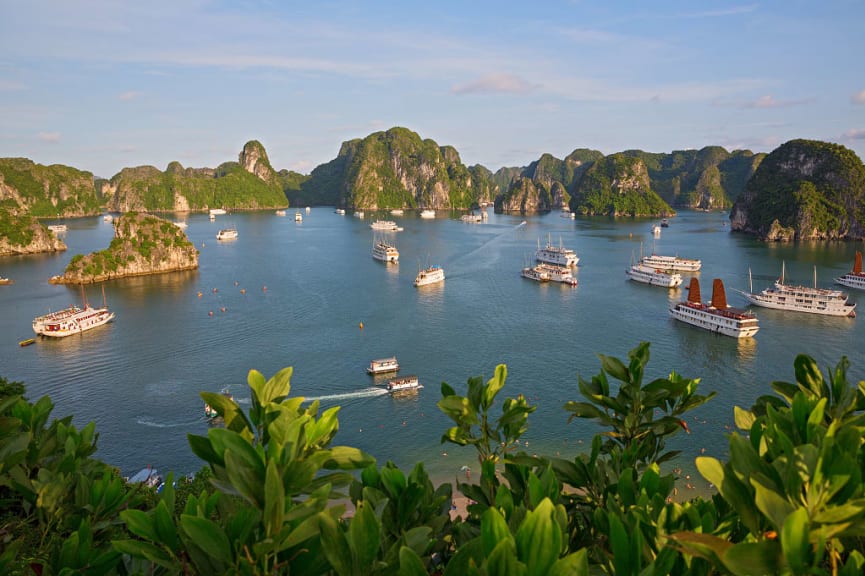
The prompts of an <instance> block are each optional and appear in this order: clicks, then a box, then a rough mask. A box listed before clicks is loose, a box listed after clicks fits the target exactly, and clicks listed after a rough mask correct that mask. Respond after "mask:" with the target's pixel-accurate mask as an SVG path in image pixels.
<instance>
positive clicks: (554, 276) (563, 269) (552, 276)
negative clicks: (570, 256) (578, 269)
mask: <svg viewBox="0 0 865 576" xmlns="http://www.w3.org/2000/svg"><path fill="white" fill-rule="evenodd" d="M535 270H537V271H538V272H539V273H541V274H546V275H547V276H549V280H550V282H561V283H562V284H567V285H568V286H576V285H577V279H576V278H574V274H573V272H571V269H570V267H568V266H560V265H559V264H546V263H541V264H538V265H537V266H535Z"/></svg>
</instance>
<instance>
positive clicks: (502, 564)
mask: <svg viewBox="0 0 865 576" xmlns="http://www.w3.org/2000/svg"><path fill="white" fill-rule="evenodd" d="M486 573H487V574H490V575H493V574H495V575H497V576H522V575H523V574H527V571H526V567H525V565H523V564H522V563H521V562H520V561H519V560H518V559H517V554H516V549H515V548H514V541H513V540H511V539H509V538H508V539H505V540H502V541H500V542H499V543H498V544H497V545H496V547H495V548H493V551H492V552H491V553H490V554H488V555H487V559H486Z"/></svg>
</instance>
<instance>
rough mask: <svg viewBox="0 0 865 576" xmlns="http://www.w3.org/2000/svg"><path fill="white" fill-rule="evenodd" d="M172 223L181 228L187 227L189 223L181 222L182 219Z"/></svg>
mask: <svg viewBox="0 0 865 576" xmlns="http://www.w3.org/2000/svg"><path fill="white" fill-rule="evenodd" d="M174 225H175V226H177V227H178V228H180V229H181V230H185V229H186V228H187V227H189V224H187V223H186V222H183V221H178V222H175V223H174Z"/></svg>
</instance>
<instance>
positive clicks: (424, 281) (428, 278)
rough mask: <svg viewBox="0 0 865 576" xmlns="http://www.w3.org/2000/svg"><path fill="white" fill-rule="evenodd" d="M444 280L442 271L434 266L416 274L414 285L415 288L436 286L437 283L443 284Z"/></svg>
mask: <svg viewBox="0 0 865 576" xmlns="http://www.w3.org/2000/svg"><path fill="white" fill-rule="evenodd" d="M444 279H445V272H444V270H443V269H441V268H438V267H435V266H434V267H431V268H427V269H426V270H421V271H420V272H418V275H417V276H416V277H415V279H414V285H415V286H416V287H420V286H429V285H430V284H438V283H439V282H444Z"/></svg>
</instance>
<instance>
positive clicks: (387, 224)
mask: <svg viewBox="0 0 865 576" xmlns="http://www.w3.org/2000/svg"><path fill="white" fill-rule="evenodd" d="M369 227H370V228H372V229H373V230H380V231H382V230H383V231H385V232H402V226H397V225H396V222H394V221H393V220H376V221H375V222H373V223H372V224H370V225H369Z"/></svg>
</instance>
